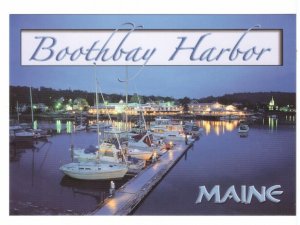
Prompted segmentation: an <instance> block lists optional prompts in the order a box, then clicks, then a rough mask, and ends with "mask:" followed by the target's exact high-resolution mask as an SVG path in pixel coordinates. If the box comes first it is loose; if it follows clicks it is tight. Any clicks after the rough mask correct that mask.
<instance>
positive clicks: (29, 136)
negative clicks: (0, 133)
mask: <svg viewBox="0 0 300 225" xmlns="http://www.w3.org/2000/svg"><path fill="white" fill-rule="evenodd" d="M9 137H10V140H11V142H26V141H33V139H34V137H35V135H34V133H33V132H29V131H26V130H24V129H23V128H21V127H20V126H11V127H10V128H9Z"/></svg>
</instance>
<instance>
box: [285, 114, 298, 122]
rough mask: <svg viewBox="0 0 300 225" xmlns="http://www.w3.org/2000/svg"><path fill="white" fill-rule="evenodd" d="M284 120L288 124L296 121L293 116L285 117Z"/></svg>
mask: <svg viewBox="0 0 300 225" xmlns="http://www.w3.org/2000/svg"><path fill="white" fill-rule="evenodd" d="M285 120H286V121H289V122H295V121H296V116H295V115H289V116H288V115H286V116H285Z"/></svg>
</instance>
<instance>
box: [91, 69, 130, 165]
mask: <svg viewBox="0 0 300 225" xmlns="http://www.w3.org/2000/svg"><path fill="white" fill-rule="evenodd" d="M95 65H96V64H95ZM96 82H97V83H96V85H97V87H99V92H100V95H101V98H102V101H103V103H104V107H105V111H106V113H107V116H108V119H109V121H110V122H111V124H112V119H111V116H110V114H109V113H108V108H107V105H106V104H105V99H104V96H103V93H102V89H101V86H100V84H99V81H98V79H96ZM114 135H115V137H116V139H117V142H118V145H119V147H120V149H121V154H122V156H123V158H124V161H125V163H126V165H127V160H126V157H125V155H124V152H123V149H122V146H121V143H120V141H119V138H118V135H117V134H116V132H114ZM98 136H99V133H98Z"/></svg>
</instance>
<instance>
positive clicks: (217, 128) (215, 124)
mask: <svg viewBox="0 0 300 225" xmlns="http://www.w3.org/2000/svg"><path fill="white" fill-rule="evenodd" d="M200 126H202V127H203V128H204V130H205V134H206V135H208V134H210V133H211V131H212V129H213V131H214V132H215V134H216V135H218V136H219V135H220V134H221V132H222V134H224V133H226V132H231V131H233V130H234V129H236V127H237V126H238V121H237V120H234V121H202V123H200Z"/></svg>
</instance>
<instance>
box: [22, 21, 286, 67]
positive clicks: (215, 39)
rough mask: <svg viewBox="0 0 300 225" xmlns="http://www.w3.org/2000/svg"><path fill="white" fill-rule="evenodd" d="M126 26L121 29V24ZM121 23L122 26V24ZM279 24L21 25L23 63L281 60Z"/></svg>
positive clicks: (244, 62) (274, 62)
mask: <svg viewBox="0 0 300 225" xmlns="http://www.w3.org/2000/svg"><path fill="white" fill-rule="evenodd" d="M124 26H125V27H129V29H124V28H123V27H124ZM121 28H122V29H121ZM282 51H283V50H282V30H280V29H278V30H274V29H272V30H265V29H261V28H260V26H259V25H255V26H253V27H250V28H246V29H241V30H143V29H142V27H141V26H135V25H134V24H131V23H128V24H123V25H122V26H120V29H116V30H22V31H21V64H22V65H31V66H43V65H57V66H60V65H63V66H72V65H93V63H96V64H97V65H109V66H115V65H116V66H118V65H167V66H175V65H188V66H192V65H195V66H196V65H207V66H210V65H216V66H221V65H239V66H243V65H282Z"/></svg>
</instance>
